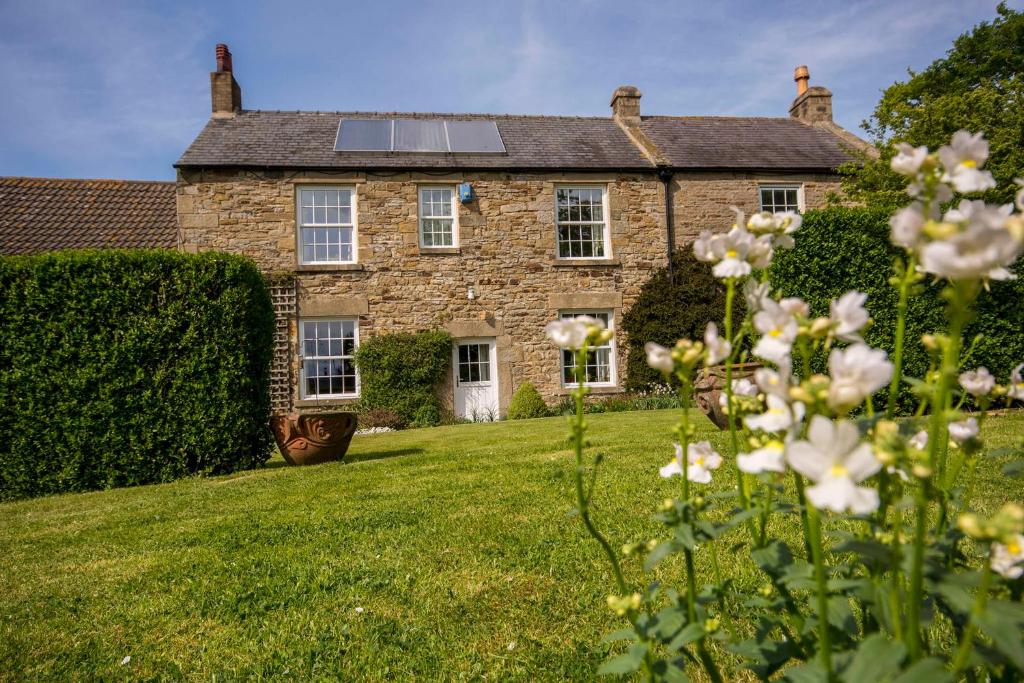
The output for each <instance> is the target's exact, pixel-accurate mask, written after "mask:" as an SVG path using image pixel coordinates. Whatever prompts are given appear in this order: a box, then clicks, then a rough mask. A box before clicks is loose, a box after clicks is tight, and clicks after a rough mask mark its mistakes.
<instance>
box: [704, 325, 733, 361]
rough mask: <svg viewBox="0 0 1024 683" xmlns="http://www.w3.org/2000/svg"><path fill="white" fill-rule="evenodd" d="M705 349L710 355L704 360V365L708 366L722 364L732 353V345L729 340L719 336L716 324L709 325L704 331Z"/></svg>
mask: <svg viewBox="0 0 1024 683" xmlns="http://www.w3.org/2000/svg"><path fill="white" fill-rule="evenodd" d="M704 348H705V349H707V354H708V355H707V357H706V358H705V359H704V364H705V365H707V366H711V365H716V364H718V363H720V362H722V361H723V360H725V359H726V358H728V357H729V354H730V353H732V344H730V343H729V341H728V340H727V339H722V338H721V337H719V336H718V326H717V325H715V324H714V323H708V326H707V328H706V329H705V330H704Z"/></svg>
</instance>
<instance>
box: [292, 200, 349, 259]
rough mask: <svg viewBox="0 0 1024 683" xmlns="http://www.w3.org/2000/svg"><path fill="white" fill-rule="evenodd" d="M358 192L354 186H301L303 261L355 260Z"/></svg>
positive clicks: (301, 252)
mask: <svg viewBox="0 0 1024 683" xmlns="http://www.w3.org/2000/svg"><path fill="white" fill-rule="evenodd" d="M354 198H355V192H354V191H353V190H352V188H350V187H324V188H300V189H299V248H300V257H301V263H314V264H315V263H354V262H355V260H356V228H355V219H354V215H355V211H354V206H353V203H354Z"/></svg>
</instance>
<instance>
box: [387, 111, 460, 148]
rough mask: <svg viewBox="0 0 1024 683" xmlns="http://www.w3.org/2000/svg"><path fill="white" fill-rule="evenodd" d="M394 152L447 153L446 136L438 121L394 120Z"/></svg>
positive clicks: (442, 126) (442, 122) (441, 124)
mask: <svg viewBox="0 0 1024 683" xmlns="http://www.w3.org/2000/svg"><path fill="white" fill-rule="evenodd" d="M394 151H396V152H447V151H448V136H447V135H446V134H445V130H444V121H441V120H439V119H395V146H394Z"/></svg>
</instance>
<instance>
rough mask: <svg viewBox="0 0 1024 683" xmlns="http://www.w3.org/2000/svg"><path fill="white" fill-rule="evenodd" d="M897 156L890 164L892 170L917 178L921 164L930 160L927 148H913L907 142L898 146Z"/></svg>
mask: <svg viewBox="0 0 1024 683" xmlns="http://www.w3.org/2000/svg"><path fill="white" fill-rule="evenodd" d="M896 150H897V152H896V156H894V157H893V158H892V161H891V162H889V163H890V165H891V166H892V170H894V171H896V172H897V173H899V174H900V175H906V176H915V175H917V172H918V171H919V170H921V164H923V163H924V160H925V159H927V158H928V148H927V147H911V146H910V145H908V144H907V143H905V142H901V143H899V144H898V145H896Z"/></svg>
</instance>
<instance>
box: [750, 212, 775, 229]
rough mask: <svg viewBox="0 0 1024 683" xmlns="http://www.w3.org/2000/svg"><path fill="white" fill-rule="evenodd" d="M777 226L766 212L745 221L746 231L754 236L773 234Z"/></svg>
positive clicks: (772, 217) (771, 215) (772, 216)
mask: <svg viewBox="0 0 1024 683" xmlns="http://www.w3.org/2000/svg"><path fill="white" fill-rule="evenodd" d="M777 225H778V223H777V222H776V221H775V216H774V215H773V214H771V213H769V212H768V211H760V212H758V213H755V214H754V215H753V216H751V217H750V220H748V221H747V229H748V230H750V232H752V233H754V234H755V235H763V234H765V233H772V232H775V230H776V227H777Z"/></svg>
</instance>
